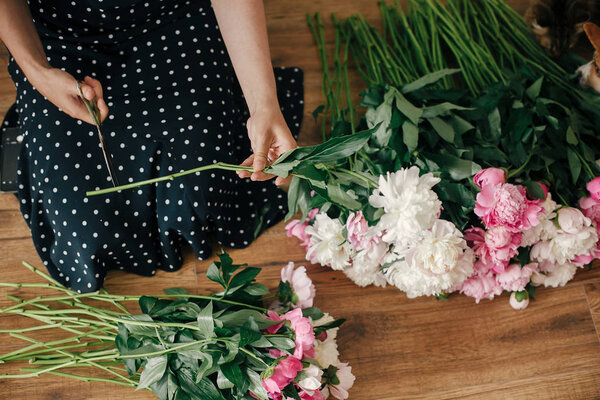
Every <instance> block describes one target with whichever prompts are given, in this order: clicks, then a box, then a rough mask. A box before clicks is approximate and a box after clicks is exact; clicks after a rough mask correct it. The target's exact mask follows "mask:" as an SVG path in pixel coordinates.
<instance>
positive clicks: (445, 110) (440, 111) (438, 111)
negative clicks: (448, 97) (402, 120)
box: [421, 102, 473, 118]
mask: <svg viewBox="0 0 600 400" xmlns="http://www.w3.org/2000/svg"><path fill="white" fill-rule="evenodd" d="M453 110H459V111H464V110H473V108H467V107H462V106H459V105H456V104H452V103H448V102H444V103H440V104H436V105H434V106H431V107H425V108H423V115H422V116H421V117H422V118H434V117H438V116H440V115H443V116H448V115H449V114H450V111H453Z"/></svg>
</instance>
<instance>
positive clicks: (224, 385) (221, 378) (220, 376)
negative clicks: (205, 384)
mask: <svg viewBox="0 0 600 400" xmlns="http://www.w3.org/2000/svg"><path fill="white" fill-rule="evenodd" d="M217 387H218V388H219V389H221V390H224V389H232V388H234V387H235V384H234V383H233V382H231V381H230V380H229V379H227V377H226V376H225V374H224V373H223V370H221V369H219V370H218V371H217Z"/></svg>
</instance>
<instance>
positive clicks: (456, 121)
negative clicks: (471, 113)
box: [450, 114, 475, 136]
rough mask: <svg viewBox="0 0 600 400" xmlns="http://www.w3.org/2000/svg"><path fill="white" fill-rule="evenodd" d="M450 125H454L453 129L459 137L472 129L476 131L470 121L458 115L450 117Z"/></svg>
mask: <svg viewBox="0 0 600 400" xmlns="http://www.w3.org/2000/svg"><path fill="white" fill-rule="evenodd" d="M450 125H452V128H454V132H455V133H456V135H458V136H462V134H463V133H465V132H468V131H470V130H472V129H475V127H474V126H473V124H471V123H470V122H469V121H467V120H465V119H463V118H461V117H459V116H458V115H456V114H452V115H451V116H450Z"/></svg>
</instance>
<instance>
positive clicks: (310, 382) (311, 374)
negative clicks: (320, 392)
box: [298, 364, 323, 396]
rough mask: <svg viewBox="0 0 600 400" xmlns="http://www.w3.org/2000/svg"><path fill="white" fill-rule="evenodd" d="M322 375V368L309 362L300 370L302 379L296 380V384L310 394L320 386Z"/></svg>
mask: <svg viewBox="0 0 600 400" xmlns="http://www.w3.org/2000/svg"><path fill="white" fill-rule="evenodd" d="M322 376H323V370H322V369H321V368H319V367H317V366H316V365H314V364H310V365H309V366H308V367H307V368H304V369H303V370H302V379H301V380H300V381H299V382H298V386H300V389H302V390H304V391H305V392H306V393H307V394H309V395H311V396H312V395H313V393H314V392H315V390H317V389H319V388H320V387H321V377H322Z"/></svg>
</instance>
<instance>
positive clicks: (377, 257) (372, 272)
mask: <svg viewBox="0 0 600 400" xmlns="http://www.w3.org/2000/svg"><path fill="white" fill-rule="evenodd" d="M388 249H389V245H388V244H387V243H385V242H380V243H377V244H374V245H373V246H372V247H371V249H369V250H361V251H359V252H358V253H356V255H355V256H354V257H353V258H352V265H351V266H350V267H347V268H345V269H344V273H345V274H346V276H347V277H348V278H350V279H352V280H353V281H354V283H356V284H357V285H358V286H363V287H364V286H368V285H375V286H379V287H385V285H386V283H387V282H386V280H385V276H384V275H383V272H381V263H382V260H383V257H384V256H385V254H386V253H387V251H388Z"/></svg>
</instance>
